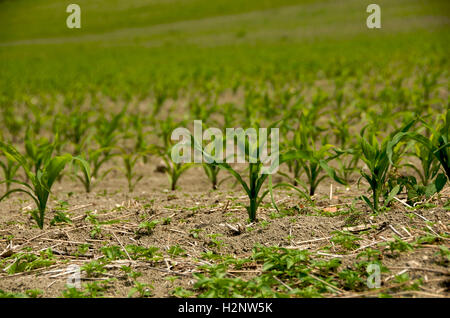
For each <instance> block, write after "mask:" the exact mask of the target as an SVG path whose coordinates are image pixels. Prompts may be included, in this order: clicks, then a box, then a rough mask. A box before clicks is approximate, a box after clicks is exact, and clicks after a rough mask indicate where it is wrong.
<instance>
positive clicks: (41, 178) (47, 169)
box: [0, 142, 90, 229]
mask: <svg viewBox="0 0 450 318" xmlns="http://www.w3.org/2000/svg"><path fill="white" fill-rule="evenodd" d="M0 150H1V151H2V152H3V153H4V155H5V156H6V157H7V158H8V159H9V160H12V161H15V162H17V164H18V165H19V166H20V167H22V168H23V170H24V171H25V174H26V175H27V177H28V180H29V181H28V183H26V182H22V181H18V180H13V179H11V180H7V181H9V182H10V183H11V184H17V185H21V186H23V188H16V189H12V190H9V191H7V192H6V193H5V194H4V195H3V196H2V197H1V198H0V201H2V200H4V199H5V198H7V197H8V196H10V195H11V194H13V193H16V192H21V193H25V194H27V195H28V196H29V197H30V198H31V199H32V200H33V201H34V202H35V204H36V208H37V209H36V210H33V211H32V212H31V216H32V218H33V219H34V220H35V221H36V223H37V225H38V226H39V228H40V229H43V228H44V216H45V210H46V207H47V202H48V198H49V196H50V191H51V188H52V186H53V184H54V182H55V181H56V179H57V178H58V177H59V176H60V175H61V173H62V171H63V170H64V168H65V166H66V165H67V164H68V163H70V162H73V161H76V162H77V163H78V164H79V165H80V167H81V168H82V169H83V170H84V171H85V173H86V174H87V175H89V174H90V172H89V166H88V164H87V162H86V161H84V160H83V159H81V158H79V157H73V156H72V155H70V154H64V155H61V156H53V157H51V155H50V156H49V157H47V158H46V159H45V160H43V161H42V162H41V163H40V165H39V167H38V168H37V170H36V171H34V172H33V171H32V170H31V169H30V168H29V164H28V162H27V160H26V159H25V157H24V156H23V155H21V154H20V153H19V152H18V151H17V149H16V148H14V147H13V146H12V145H8V144H5V143H3V142H0Z"/></svg>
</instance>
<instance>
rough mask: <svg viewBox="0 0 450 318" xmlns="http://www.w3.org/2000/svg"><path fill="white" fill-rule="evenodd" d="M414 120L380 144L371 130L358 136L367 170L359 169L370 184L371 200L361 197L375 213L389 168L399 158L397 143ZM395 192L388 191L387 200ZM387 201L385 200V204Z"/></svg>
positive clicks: (395, 190) (378, 207)
mask: <svg viewBox="0 0 450 318" xmlns="http://www.w3.org/2000/svg"><path fill="white" fill-rule="evenodd" d="M415 122H416V121H415V120H413V121H411V122H409V123H407V124H406V125H405V126H404V127H403V128H401V129H400V131H396V132H394V133H392V134H391V135H389V136H388V137H386V138H385V139H384V140H383V141H382V143H381V144H380V143H379V142H378V140H377V138H376V136H375V133H374V132H373V131H370V132H369V133H368V136H367V137H365V136H364V133H365V129H363V131H362V132H361V137H360V138H359V145H360V148H361V160H362V161H364V163H365V164H366V166H367V168H368V170H369V171H368V172H365V171H364V170H362V169H361V170H360V173H361V177H362V178H364V179H365V180H366V181H367V182H368V183H369V186H370V189H371V191H372V201H371V200H370V199H369V198H368V197H367V196H365V195H362V196H361V198H362V199H363V200H364V201H365V202H366V203H367V205H368V206H369V207H370V208H371V210H372V211H374V212H375V213H377V212H379V210H380V203H379V201H380V196H381V195H382V193H383V190H384V187H385V185H386V182H387V180H388V176H389V169H390V167H391V162H392V165H394V164H396V163H398V160H399V158H400V153H401V152H400V149H399V146H400V145H399V143H400V141H401V139H402V138H403V136H404V133H405V132H406V131H408V130H409V129H410V128H411V126H412V125H414V123H415ZM398 190H399V188H398V187H396V188H395V189H393V191H394V192H398ZM396 194H397V193H395V194H394V193H390V194H389V198H388V199H387V200H386V201H389V199H391V198H392V197H393V196H395V195H396ZM387 203H388V202H385V205H386V204H387Z"/></svg>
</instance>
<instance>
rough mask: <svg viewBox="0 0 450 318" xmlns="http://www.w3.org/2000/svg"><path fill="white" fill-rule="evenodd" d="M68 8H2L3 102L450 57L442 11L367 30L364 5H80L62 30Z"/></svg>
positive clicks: (388, 12)
mask: <svg viewBox="0 0 450 318" xmlns="http://www.w3.org/2000/svg"><path fill="white" fill-rule="evenodd" d="M69 3H70V2H68V1H57V0H41V1H31V0H30V1H28V0H15V1H11V0H3V1H0V68H1V73H0V90H1V92H2V94H4V95H11V94H19V95H20V94H22V93H38V94H44V93H45V92H47V93H53V92H55V91H56V92H60V93H64V92H67V91H77V92H79V93H81V92H88V91H90V92H92V91H97V92H99V91H101V92H103V93H105V94H106V95H108V96H123V95H126V94H131V95H148V94H150V92H151V91H152V90H153V88H155V87H165V88H167V89H169V88H170V89H171V90H174V91H177V90H179V89H181V88H183V87H187V86H192V85H195V83H196V82H200V83H203V84H204V83H205V82H208V81H209V80H210V79H214V82H216V83H221V84H220V85H218V86H223V85H224V86H228V87H232V86H233V85H237V84H236V81H237V79H239V80H241V79H245V78H247V79H260V78H261V75H263V74H266V76H270V77H271V78H276V77H277V76H280V78H279V79H277V80H278V81H285V82H289V81H290V80H293V79H294V80H295V79H297V78H303V79H304V80H310V79H312V78H317V77H318V76H319V77H320V74H317V73H318V71H319V70H322V71H325V72H329V73H335V74H339V72H342V71H343V70H344V68H345V66H348V65H353V66H358V69H359V70H360V71H361V72H365V71H364V70H365V68H364V66H365V65H366V66H367V68H366V69H368V68H372V67H374V66H377V65H378V67H381V66H382V65H386V64H388V63H390V62H392V61H396V60H401V61H404V60H411V63H417V61H419V60H421V59H422V57H423V58H426V56H427V55H428V56H430V54H428V53H430V52H432V53H433V56H438V57H439V58H442V59H444V60H445V61H446V60H447V55H448V52H449V42H450V41H449V38H450V36H449V34H450V33H449V32H448V31H449V21H450V18H449V15H450V10H449V9H450V3H449V2H448V1H436V0H430V1H421V0H399V1H384V0H383V1H378V2H377V3H378V4H379V5H380V7H381V12H382V16H381V21H382V28H381V29H374V30H369V29H368V28H367V27H366V18H367V16H368V13H366V7H367V5H368V4H369V3H371V1H359V0H348V1H334V0H324V1H311V0H281V1H280V0H278V1H269V0H264V1H255V0H250V1H237V0H231V1H230V0H218V1H206V0H166V1H162V0H150V1H143V0H130V1H104V0H99V1H87V0H80V1H78V2H77V3H78V4H79V5H80V7H81V11H82V14H81V16H82V17H81V21H82V22H81V23H82V27H81V29H68V28H67V27H66V23H65V21H66V18H67V16H68V13H66V12H65V8H66V6H67V5H68V4H69ZM436 54H437V55H436ZM445 63H446V62H445ZM445 65H448V64H445ZM352 69H353V68H352ZM326 75H329V74H326ZM263 76H264V75H263ZM222 84H223V85H222Z"/></svg>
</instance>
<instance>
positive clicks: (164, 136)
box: [149, 117, 194, 191]
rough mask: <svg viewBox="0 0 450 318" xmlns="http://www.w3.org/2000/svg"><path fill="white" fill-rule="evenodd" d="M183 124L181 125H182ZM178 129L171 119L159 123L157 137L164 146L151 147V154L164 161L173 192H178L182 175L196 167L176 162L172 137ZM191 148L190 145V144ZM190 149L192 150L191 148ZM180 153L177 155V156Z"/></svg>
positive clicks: (188, 163)
mask: <svg viewBox="0 0 450 318" xmlns="http://www.w3.org/2000/svg"><path fill="white" fill-rule="evenodd" d="M181 124H182V123H180V125H181ZM176 127H177V124H176V123H175V122H174V121H173V120H172V118H171V117H167V118H166V120H165V121H161V122H159V127H158V129H157V135H158V137H159V138H160V139H161V141H162V146H160V145H151V146H150V147H149V152H150V153H152V154H155V155H156V156H158V157H160V158H161V159H162V160H163V161H164V165H165V169H164V171H165V173H166V175H167V178H168V179H169V183H170V189H171V190H172V191H175V190H176V187H177V182H178V180H179V178H180V177H181V175H182V174H183V173H185V172H186V171H187V170H188V169H190V168H192V167H193V166H194V163H191V162H183V160H174V158H173V155H172V154H173V153H176V150H177V149H176V146H177V145H174V144H173V141H172V140H171V135H172V132H173V130H174V129H175V128H176ZM189 147H190V144H189ZM189 149H190V148H189ZM178 155H179V153H177V156H178Z"/></svg>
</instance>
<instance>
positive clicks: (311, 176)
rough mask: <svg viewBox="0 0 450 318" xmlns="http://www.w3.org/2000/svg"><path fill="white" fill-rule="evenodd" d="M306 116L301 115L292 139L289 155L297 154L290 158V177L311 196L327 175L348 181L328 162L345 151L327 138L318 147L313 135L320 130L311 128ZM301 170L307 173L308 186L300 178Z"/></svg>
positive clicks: (341, 181) (337, 180)
mask: <svg viewBox="0 0 450 318" xmlns="http://www.w3.org/2000/svg"><path fill="white" fill-rule="evenodd" d="M305 118H306V117H305V116H302V117H301V120H300V123H299V125H298V129H297V130H296V131H295V132H294V138H293V140H292V141H291V149H292V150H291V154H290V155H289V157H292V156H295V158H294V157H292V158H293V159H292V160H290V161H291V162H293V163H294V176H293V178H289V179H291V180H293V182H292V183H293V184H294V186H296V185H297V184H300V185H301V186H302V187H303V188H304V189H305V190H306V191H308V192H309V195H310V196H313V195H314V194H315V192H316V189H317V187H318V186H319V184H320V182H322V181H323V180H324V179H325V178H327V177H331V178H332V179H333V180H335V181H336V182H338V183H340V184H343V185H346V182H345V181H344V180H343V179H342V178H340V177H339V176H338V175H337V174H336V171H335V170H334V169H333V168H332V167H330V166H329V164H328V163H329V162H330V161H332V160H334V159H336V158H338V157H339V156H341V155H342V154H344V152H343V151H341V150H339V149H337V148H336V147H334V146H333V145H330V144H327V143H326V139H325V138H324V139H323V140H322V141H321V146H320V147H317V146H316V140H315V138H314V137H313V136H317V133H318V131H317V129H314V130H313V129H311V128H310V126H309V125H307V122H306V121H305ZM302 119H303V120H302ZM286 158H287V157H286ZM300 171H303V172H304V173H305V174H306V178H307V184H308V186H306V185H305V184H304V183H303V182H302V181H301V180H300V179H299V173H300ZM323 172H325V174H323ZM285 176H286V175H285ZM287 177H289V176H287Z"/></svg>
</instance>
